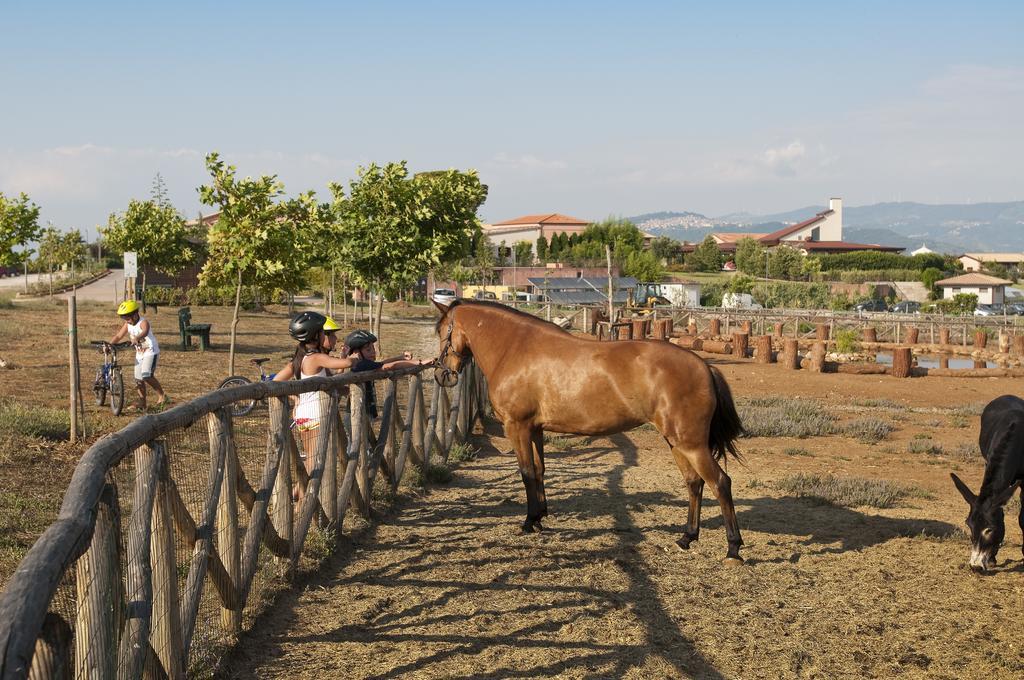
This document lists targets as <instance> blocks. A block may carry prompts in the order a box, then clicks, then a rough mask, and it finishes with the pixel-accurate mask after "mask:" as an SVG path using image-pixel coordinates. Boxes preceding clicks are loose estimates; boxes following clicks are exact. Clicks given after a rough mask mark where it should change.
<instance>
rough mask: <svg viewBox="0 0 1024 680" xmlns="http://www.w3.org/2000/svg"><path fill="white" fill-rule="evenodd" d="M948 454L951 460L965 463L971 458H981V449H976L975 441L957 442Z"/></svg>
mask: <svg viewBox="0 0 1024 680" xmlns="http://www.w3.org/2000/svg"><path fill="white" fill-rule="evenodd" d="M949 456H950V458H952V459H953V460H959V461H961V462H964V463H967V462H970V461H972V460H981V451H980V450H979V449H978V445H977V443H975V442H963V443H960V444H957V445H956V447H954V448H953V450H952V451H950V452H949Z"/></svg>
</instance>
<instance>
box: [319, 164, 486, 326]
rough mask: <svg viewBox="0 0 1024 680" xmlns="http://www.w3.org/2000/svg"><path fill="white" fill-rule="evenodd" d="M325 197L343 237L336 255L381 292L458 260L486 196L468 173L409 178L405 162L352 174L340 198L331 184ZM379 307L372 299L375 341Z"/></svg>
mask: <svg viewBox="0 0 1024 680" xmlns="http://www.w3.org/2000/svg"><path fill="white" fill-rule="evenodd" d="M331 191H332V193H333V195H334V213H335V216H336V219H338V220H339V221H340V222H341V223H342V229H343V232H344V234H345V239H344V240H343V241H342V242H341V248H342V253H343V255H344V257H345V259H346V261H347V262H348V266H349V267H350V268H351V271H352V272H353V274H354V276H355V278H356V281H357V283H359V284H360V285H363V286H364V287H366V288H368V289H372V290H377V291H382V292H384V293H386V294H387V293H395V292H397V291H399V290H401V289H402V288H404V287H407V286H409V285H410V284H411V283H412V282H414V281H415V280H416V279H417V277H419V276H420V274H422V273H423V272H424V271H427V270H429V269H433V268H435V267H437V266H439V265H440V264H442V263H444V262H452V261H455V260H458V259H460V258H462V257H464V256H466V255H467V254H468V250H469V247H470V244H471V239H472V237H473V235H474V234H475V233H477V232H478V231H479V229H480V220H479V218H478V217H477V214H476V211H477V209H478V208H479V207H480V206H481V205H482V204H483V202H484V201H485V200H486V198H487V187H486V186H484V185H483V184H481V183H480V179H479V177H478V176H477V174H476V172H475V171H472V170H471V171H468V172H460V171H458V170H446V171H443V172H432V173H421V174H418V175H416V176H414V177H409V171H408V169H407V168H406V163H405V161H402V162H400V163H388V164H387V165H384V166H378V165H376V164H371V165H369V166H368V167H365V168H359V171H358V177H357V178H356V179H355V180H353V181H352V182H350V183H349V195H348V197H346V196H345V194H344V189H343V187H342V186H341V185H339V184H332V185H331ZM382 306H383V299H382V298H378V311H377V315H376V319H375V323H374V325H375V329H374V330H375V331H378V332H377V336H378V337H380V335H379V330H380V310H381V308H382Z"/></svg>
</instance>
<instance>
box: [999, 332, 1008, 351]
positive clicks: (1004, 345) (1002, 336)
mask: <svg viewBox="0 0 1024 680" xmlns="http://www.w3.org/2000/svg"><path fill="white" fill-rule="evenodd" d="M1009 352H1010V336H1009V335H1008V334H1007V333H1005V332H1003V331H999V353H1000V354H1009Z"/></svg>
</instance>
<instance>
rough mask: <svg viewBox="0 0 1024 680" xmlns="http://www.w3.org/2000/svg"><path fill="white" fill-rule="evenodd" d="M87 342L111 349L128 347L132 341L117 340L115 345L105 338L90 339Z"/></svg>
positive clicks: (94, 345)
mask: <svg viewBox="0 0 1024 680" xmlns="http://www.w3.org/2000/svg"><path fill="white" fill-rule="evenodd" d="M89 344H90V345H92V346H93V347H98V348H101V349H102V348H104V347H110V348H111V349H128V348H129V347H131V346H132V343H130V342H119V343H117V344H116V345H111V344H110V343H109V342H107V341H106V340H91V341H90V342H89Z"/></svg>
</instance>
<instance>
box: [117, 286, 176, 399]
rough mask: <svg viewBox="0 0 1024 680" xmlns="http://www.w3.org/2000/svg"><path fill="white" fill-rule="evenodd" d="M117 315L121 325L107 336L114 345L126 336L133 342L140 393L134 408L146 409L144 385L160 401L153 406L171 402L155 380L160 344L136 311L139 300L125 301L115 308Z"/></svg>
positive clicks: (136, 377)
mask: <svg viewBox="0 0 1024 680" xmlns="http://www.w3.org/2000/svg"><path fill="white" fill-rule="evenodd" d="M117 315H118V316H119V317H121V319H122V320H123V321H124V323H123V324H122V325H121V328H120V329H119V330H118V331H117V333H115V334H114V337H112V338H111V339H110V344H111V345H114V344H116V343H118V342H120V341H121V340H123V339H124V337H125V336H128V340H129V341H130V342H131V343H132V344H133V345H135V386H136V388H137V389H138V392H139V399H138V401H136V402H135V409H136V410H137V411H145V410H146V385H149V386H150V387H152V388H153V391H154V392H156V394H157V397H159V399H160V400H159V401H157V402H156V404H155V405H156V406H163V405H164V404H166V403H168V401H170V400H169V399H168V398H167V394H166V393H164V388H163V387H162V386H161V385H160V381H159V380H157V379H156V362H157V358H158V357H159V356H160V345H159V344H158V343H157V341H156V336H155V335H153V329H152V328H150V325H149V321H147V320H146V318H145V317H143V316H142V315H141V314H139V303H138V302H136V301H135V300H125V301H124V302H122V303H121V305H120V306H119V307H118V308H117Z"/></svg>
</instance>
